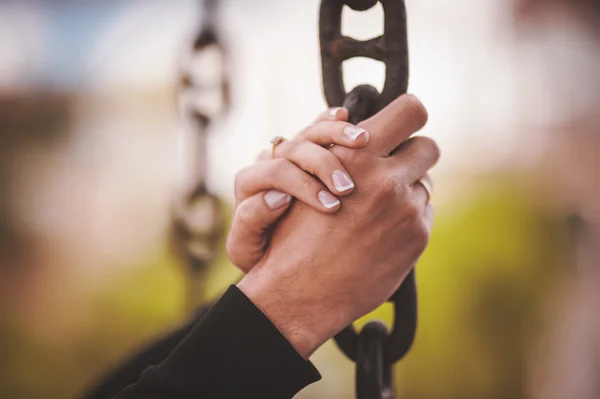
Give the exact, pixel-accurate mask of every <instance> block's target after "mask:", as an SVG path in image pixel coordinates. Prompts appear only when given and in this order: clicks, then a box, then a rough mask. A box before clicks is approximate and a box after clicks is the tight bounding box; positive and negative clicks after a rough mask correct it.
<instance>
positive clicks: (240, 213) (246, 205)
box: [234, 201, 256, 226]
mask: <svg viewBox="0 0 600 399" xmlns="http://www.w3.org/2000/svg"><path fill="white" fill-rule="evenodd" d="M255 213H256V212H255V211H254V210H253V209H252V207H251V206H250V202H248V201H243V202H242V203H240V205H239V206H238V208H237V210H236V211H235V216H234V223H239V224H241V225H246V226H251V225H252V224H253V223H254V216H255Z"/></svg>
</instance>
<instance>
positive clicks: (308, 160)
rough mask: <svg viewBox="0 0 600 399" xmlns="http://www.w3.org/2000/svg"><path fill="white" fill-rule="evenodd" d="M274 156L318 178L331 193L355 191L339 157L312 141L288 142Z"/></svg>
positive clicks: (277, 149)
mask: <svg viewBox="0 0 600 399" xmlns="http://www.w3.org/2000/svg"><path fill="white" fill-rule="evenodd" d="M274 155H275V158H284V159H287V160H289V161H291V162H293V163H294V164H295V165H297V166H298V167H299V168H301V169H302V170H304V171H306V172H308V173H310V174H311V175H314V176H317V177H318V178H319V180H321V182H323V183H325V184H326V185H327V188H329V190H331V192H334V193H338V194H341V195H346V194H350V193H351V192H352V190H353V189H354V183H353V182H352V179H351V178H350V175H349V174H348V172H347V171H346V169H345V168H344V165H342V163H341V162H340V160H339V159H338V157H336V156H335V155H334V154H333V153H332V152H330V151H329V150H326V149H325V148H323V147H319V146H318V145H316V144H314V143H311V142H310V141H307V140H292V141H286V142H284V143H281V144H280V145H278V146H277V148H276V149H275V154H274Z"/></svg>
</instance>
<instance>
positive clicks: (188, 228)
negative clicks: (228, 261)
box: [173, 0, 230, 273]
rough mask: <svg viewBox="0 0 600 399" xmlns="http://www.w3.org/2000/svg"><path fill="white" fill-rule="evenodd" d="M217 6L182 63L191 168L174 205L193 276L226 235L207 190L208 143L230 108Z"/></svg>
mask: <svg viewBox="0 0 600 399" xmlns="http://www.w3.org/2000/svg"><path fill="white" fill-rule="evenodd" d="M217 3H218V0H205V1H204V2H203V3H202V4H203V13H202V15H203V17H202V25H201V28H200V30H199V32H198V34H197V35H196V36H195V38H194V40H193V43H192V44H191V46H190V47H191V48H190V51H189V53H188V54H186V55H185V57H184V60H183V68H182V72H181V75H180V81H179V96H178V107H179V112H180V114H181V116H182V118H183V121H184V127H183V131H182V150H183V153H184V156H183V157H182V158H184V159H185V160H186V161H187V163H186V166H185V170H184V171H183V176H182V177H183V179H182V180H183V183H182V188H181V189H180V192H179V193H178V194H177V195H176V198H175V200H174V204H173V230H174V241H175V244H176V247H177V250H178V252H179V253H180V254H181V256H182V257H183V259H184V261H185V263H186V264H187V265H188V268H189V269H190V271H191V272H192V273H199V272H202V271H205V270H206V268H207V266H208V265H209V264H210V263H211V261H212V260H213V259H214V256H215V255H216V252H217V246H218V243H219V241H220V240H221V238H222V236H223V233H224V229H223V226H224V220H223V219H224V218H223V211H222V209H221V201H220V199H219V198H218V197H217V196H216V195H214V194H212V193H210V192H209V190H208V188H207V186H206V159H207V157H206V140H207V132H208V130H209V128H210V127H211V125H212V123H213V121H214V120H215V118H217V117H218V116H220V115H222V114H224V113H225V112H226V111H227V109H228V108H229V103H230V95H229V76H228V70H227V54H226V51H225V48H224V46H223V45H222V43H221V40H220V37H219V34H218V31H217V29H216V21H217V6H218V4H217Z"/></svg>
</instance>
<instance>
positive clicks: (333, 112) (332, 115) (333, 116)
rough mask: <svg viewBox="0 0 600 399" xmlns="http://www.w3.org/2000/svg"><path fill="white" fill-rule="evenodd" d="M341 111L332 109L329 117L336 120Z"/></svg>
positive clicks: (338, 108) (337, 108)
mask: <svg viewBox="0 0 600 399" xmlns="http://www.w3.org/2000/svg"><path fill="white" fill-rule="evenodd" d="M340 109H341V108H340V107H336V108H331V109H330V110H329V116H330V117H331V118H335V117H336V116H337V114H338V112H339V111H340Z"/></svg>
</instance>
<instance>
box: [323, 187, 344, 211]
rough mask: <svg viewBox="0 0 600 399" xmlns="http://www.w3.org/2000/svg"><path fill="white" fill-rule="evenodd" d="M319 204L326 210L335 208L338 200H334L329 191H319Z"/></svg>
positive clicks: (338, 202)
mask: <svg viewBox="0 0 600 399" xmlns="http://www.w3.org/2000/svg"><path fill="white" fill-rule="evenodd" d="M318 197H319V202H320V203H321V204H323V206H324V207H325V208H327V209H330V208H333V207H336V206H338V205H339V204H340V200H339V199H337V198H335V197H334V196H333V194H331V193H330V192H329V191H319V195H318Z"/></svg>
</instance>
